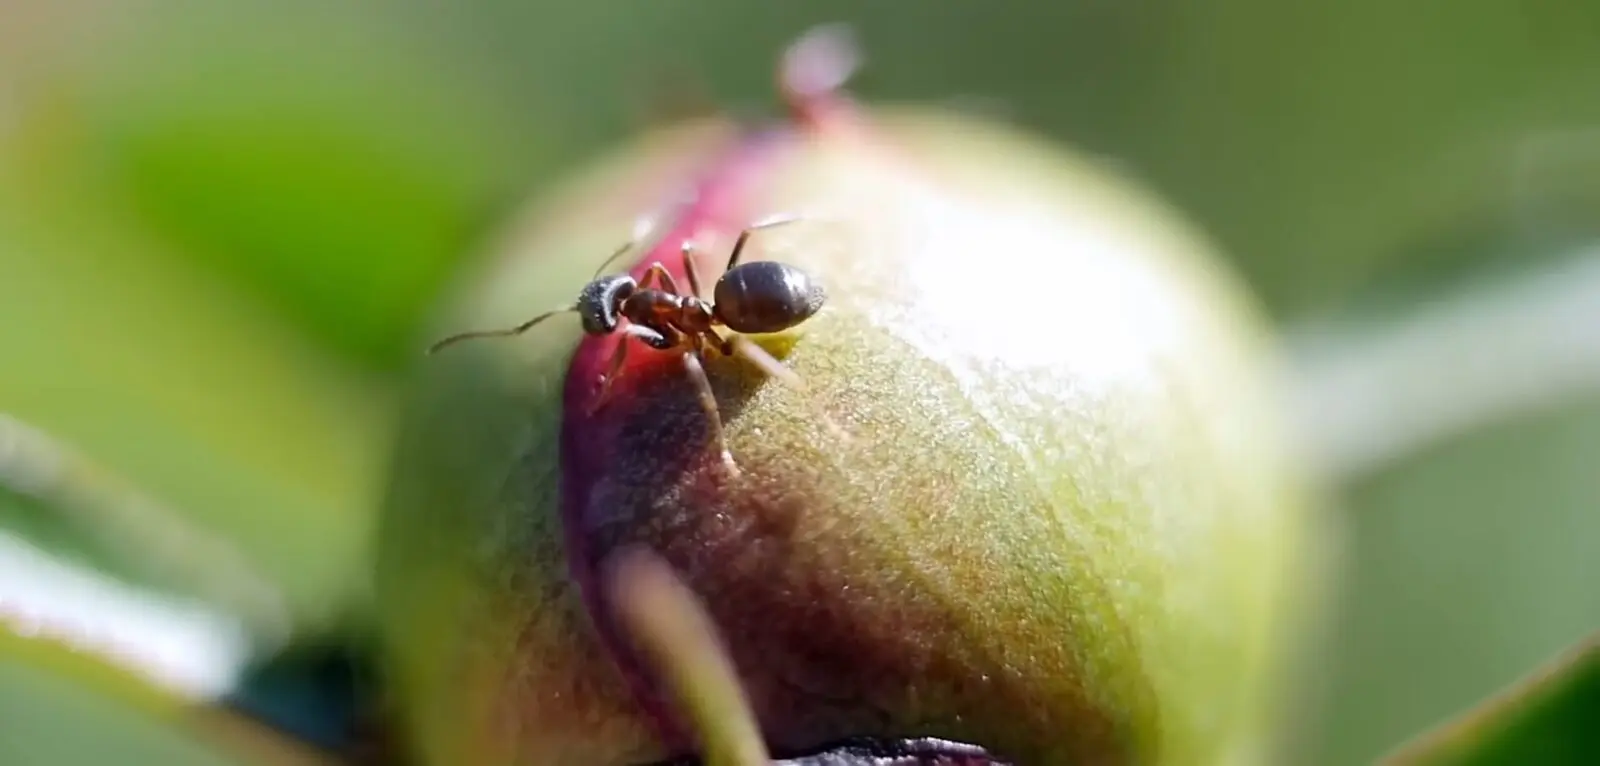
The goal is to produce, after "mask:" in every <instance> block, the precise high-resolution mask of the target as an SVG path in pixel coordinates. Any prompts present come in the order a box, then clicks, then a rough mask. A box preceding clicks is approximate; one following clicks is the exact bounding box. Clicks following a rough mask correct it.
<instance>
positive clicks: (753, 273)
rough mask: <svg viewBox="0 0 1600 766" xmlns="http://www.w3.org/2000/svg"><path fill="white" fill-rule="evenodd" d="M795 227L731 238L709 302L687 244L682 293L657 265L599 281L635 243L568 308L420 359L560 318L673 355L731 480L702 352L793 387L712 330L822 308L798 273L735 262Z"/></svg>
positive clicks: (619, 353) (620, 349)
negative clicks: (637, 274)
mask: <svg viewBox="0 0 1600 766" xmlns="http://www.w3.org/2000/svg"><path fill="white" fill-rule="evenodd" d="M798 220H800V219H799V218H798V217H796V216H778V217H774V218H769V219H767V220H764V221H760V222H758V223H755V224H752V225H750V226H748V227H746V228H745V229H744V230H743V231H741V232H739V237H738V239H736V240H735V241H734V244H733V253H732V254H731V255H730V256H729V258H728V265H727V267H726V268H724V270H723V272H722V276H721V277H719V278H718V279H717V281H716V284H715V286H714V287H713V288H712V299H711V300H710V301H707V300H705V299H704V298H703V297H701V296H702V295H704V293H703V292H702V291H701V286H700V277H699V275H698V274H697V273H696V269H695V266H694V258H693V255H694V248H695V246H694V243H693V242H691V241H685V242H684V243H683V247H682V253H683V262H684V271H685V273H686V274H687V276H688V278H689V292H687V293H684V292H681V291H680V290H679V289H678V285H677V283H676V281H675V280H673V278H672V275H671V274H670V273H668V271H667V268H666V266H664V265H662V263H661V262H660V261H656V262H655V263H652V264H650V267H649V270H648V271H646V272H645V275H644V277H643V278H641V279H638V280H635V279H634V278H633V277H632V276H630V275H628V274H614V275H611V276H600V273H601V272H604V271H605V269H606V267H607V266H609V265H611V264H612V263H613V262H615V261H616V260H617V259H618V258H620V257H622V256H623V255H624V254H626V253H627V252H628V251H630V250H632V249H633V248H634V246H635V245H637V243H638V238H637V237H636V238H635V239H634V240H631V241H629V242H628V243H627V244H624V245H623V246H622V247H620V248H618V249H617V250H616V252H614V253H612V254H611V256H610V257H608V258H607V259H606V260H605V262H604V263H602V264H601V265H600V268H599V269H598V270H597V271H596V272H595V277H594V279H593V280H591V281H590V282H589V284H587V285H585V286H584V288H583V289H582V290H581V291H579V293H578V299H577V300H576V301H574V302H573V303H571V304H569V305H566V306H562V307H560V308H557V309H553V310H551V311H547V312H545V313H543V314H540V315H538V316H536V317H534V318H532V319H529V320H528V321H526V322H523V323H522V324H519V325H517V326H515V327H510V328H506V329H501V330H479V331H474V332H464V333H460V334H458V335H452V336H450V337H448V338H445V339H443V340H441V341H439V342H437V343H435V344H434V345H433V346H432V347H431V348H429V349H428V353H430V354H431V353H434V352H437V351H439V350H440V349H442V348H444V347H445V346H448V345H451V344H453V343H457V342H459V341H463V340H468V339H471V338H485V337H503V336H511V335H520V334H522V333H524V332H527V331H528V330H530V329H532V328H533V327H534V326H535V325H538V324H539V323H540V322H543V321H544V320H546V319H549V318H550V317H553V316H557V315H559V314H565V313H568V312H575V313H577V314H578V316H579V318H580V320H581V321H582V323H583V331H584V332H585V333H587V334H589V335H593V336H601V335H610V334H612V333H616V332H621V333H622V334H623V336H624V338H625V339H626V338H636V339H638V340H641V341H644V343H645V345H647V346H650V347H651V348H654V349H656V350H658V351H675V352H680V353H682V354H683V360H684V367H685V368H686V369H687V370H688V372H689V377H690V379H691V380H692V381H693V383H694V385H695V388H696V391H697V394H698V397H699V400H700V404H701V406H702V407H703V408H704V409H705V411H706V415H707V417H708V418H709V420H710V425H711V438H712V440H713V443H714V444H715V445H716V446H717V449H718V451H719V453H720V454H721V457H722V462H723V464H724V465H725V466H726V467H727V468H728V470H729V471H730V472H731V473H733V474H735V475H737V474H738V473H739V469H738V466H737V464H735V463H734V460H733V455H732V453H731V452H730V451H729V450H728V446H727V442H726V441H724V439H723V435H722V417H721V414H720V412H719V411H718V408H717V400H716V396H715V394H714V393H713V392H712V389H711V380H710V378H709V377H708V376H707V375H706V371H705V366H704V364H703V359H704V354H705V350H706V349H707V348H712V349H716V350H717V351H718V352H720V353H722V354H723V355H725V356H732V355H735V354H738V355H740V356H743V357H744V358H746V359H748V360H749V361H751V362H753V363H755V364H756V365H757V366H758V367H760V368H762V370H763V371H765V372H766V373H767V374H769V375H772V376H773V377H775V378H777V379H779V380H780V381H782V382H784V383H786V384H788V385H791V386H793V387H797V388H798V387H801V386H800V380H799V378H798V376H796V375H795V374H794V372H793V371H792V370H790V369H788V368H787V367H784V366H783V364H782V363H781V362H779V361H778V360H777V359H775V358H773V356H772V355H771V354H769V353H767V352H766V351H765V350H763V349H762V348H761V347H760V346H757V345H756V344H755V343H752V342H750V341H749V340H747V339H744V338H742V337H739V336H737V335H736V336H735V337H734V338H733V339H728V338H724V337H723V336H722V335H721V334H720V333H718V332H717V330H716V328H717V327H719V326H720V327H726V328H728V329H729V330H732V331H733V332H735V333H740V334H743V333H773V332H781V331H783V330H787V329H789V328H791V327H794V326H796V325H798V324H800V323H801V322H804V321H806V320H807V319H810V318H811V317H812V316H813V315H815V314H816V313H817V311H819V310H820V309H821V308H822V304H823V302H824V301H825V300H826V294H825V293H824V291H823V289H822V285H821V284H819V283H818V282H817V281H816V280H814V279H812V278H811V276H810V275H809V274H807V273H806V272H804V271H801V270H800V269H798V268H795V267H794V266H790V265H788V264H784V263H778V262H776V261H751V262H749V263H740V262H739V259H740V257H741V256H742V255H743V254H744V251H745V245H746V244H747V243H748V242H749V240H750V237H751V235H752V234H754V233H755V232H757V231H760V230H762V229H766V228H770V227H773V226H778V225H782V224H787V223H793V222H795V221H798ZM623 319H626V320H628V324H627V325H623V324H622V322H621V320H623ZM629 345H630V344H628V343H627V342H626V340H624V342H622V343H619V344H617V350H616V352H614V353H613V354H612V356H611V360H610V363H609V364H608V366H607V367H608V369H607V371H606V372H605V373H604V374H603V375H602V376H601V378H600V391H599V393H598V394H597V395H596V397H595V399H594V402H593V403H592V405H591V406H590V409H589V413H590V414H593V413H594V412H595V411H597V410H599V408H600V407H601V406H602V405H603V404H605V402H606V399H607V397H609V395H610V392H611V384H612V382H613V381H615V380H616V378H617V376H618V374H619V373H621V371H622V366H623V362H624V361H625V360H626V359H627V353H628V346H629Z"/></svg>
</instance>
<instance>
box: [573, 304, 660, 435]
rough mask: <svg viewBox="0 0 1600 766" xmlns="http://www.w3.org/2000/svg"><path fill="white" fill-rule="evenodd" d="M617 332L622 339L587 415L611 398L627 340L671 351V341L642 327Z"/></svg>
mask: <svg viewBox="0 0 1600 766" xmlns="http://www.w3.org/2000/svg"><path fill="white" fill-rule="evenodd" d="M619 332H621V333H622V335H623V337H622V338H621V339H619V340H618V342H617V350H616V351H614V352H612V354H611V362H610V364H608V365H606V372H605V373H604V374H603V375H601V376H600V391H599V393H597V394H595V398H594V402H593V403H591V404H590V405H589V414H590V415H593V414H594V413H596V412H598V411H599V410H600V408H601V407H602V406H604V405H605V403H606V401H607V400H609V399H610V398H611V383H612V382H613V381H615V380H616V379H617V376H618V375H619V374H621V372H622V364H623V362H625V361H627V359H628V338H637V339H639V340H642V341H644V342H645V343H646V344H647V345H649V346H650V347H651V348H654V349H659V350H662V351H666V350H668V349H671V348H672V346H673V343H672V341H671V340H669V339H668V338H666V337H665V336H663V335H662V334H661V333H659V332H656V331H655V330H652V329H650V328H648V327H645V326H643V325H636V324H631V325H628V326H627V327H624V328H622V329H621V330H620V331H619Z"/></svg>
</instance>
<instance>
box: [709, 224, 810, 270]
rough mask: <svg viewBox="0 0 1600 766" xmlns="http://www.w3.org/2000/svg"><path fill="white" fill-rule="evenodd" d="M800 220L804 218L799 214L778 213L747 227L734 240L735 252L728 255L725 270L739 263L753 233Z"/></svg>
mask: <svg viewBox="0 0 1600 766" xmlns="http://www.w3.org/2000/svg"><path fill="white" fill-rule="evenodd" d="M800 220H804V219H803V218H801V217H800V216H798V215H776V216H773V217H771V218H767V219H765V220H761V221H757V222H755V223H753V224H750V225H749V226H747V227H745V230H744V231H741V232H739V238H738V239H737V240H734V242H733V254H732V255H730V256H728V268H726V269H724V271H729V270H732V269H733V267H735V266H738V265H739V257H740V256H742V255H744V246H745V244H746V243H747V242H749V241H750V235H751V234H754V233H756V232H758V231H761V230H762V229H770V228H772V227H774V226H782V225H784V224H786V223H795V222H796V221H800Z"/></svg>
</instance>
